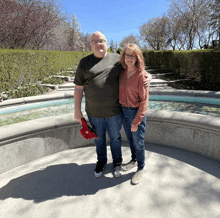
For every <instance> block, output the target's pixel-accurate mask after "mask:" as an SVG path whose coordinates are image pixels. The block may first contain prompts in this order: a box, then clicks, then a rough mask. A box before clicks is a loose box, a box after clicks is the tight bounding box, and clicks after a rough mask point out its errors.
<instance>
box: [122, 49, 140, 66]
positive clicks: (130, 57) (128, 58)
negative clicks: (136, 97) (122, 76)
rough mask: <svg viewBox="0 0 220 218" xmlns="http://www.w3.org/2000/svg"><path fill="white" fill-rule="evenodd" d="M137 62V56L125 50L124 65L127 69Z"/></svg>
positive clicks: (129, 50)
mask: <svg viewBox="0 0 220 218" xmlns="http://www.w3.org/2000/svg"><path fill="white" fill-rule="evenodd" d="M136 61H137V56H136V54H135V52H134V51H132V50H131V49H126V51H125V64H126V65H127V67H134V66H135V63H136Z"/></svg>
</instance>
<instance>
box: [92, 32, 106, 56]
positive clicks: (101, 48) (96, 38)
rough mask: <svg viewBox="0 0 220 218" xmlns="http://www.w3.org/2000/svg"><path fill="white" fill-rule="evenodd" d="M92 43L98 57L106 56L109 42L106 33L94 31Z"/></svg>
mask: <svg viewBox="0 0 220 218" xmlns="http://www.w3.org/2000/svg"><path fill="white" fill-rule="evenodd" d="M90 45H91V49H92V51H93V53H94V55H95V56H96V57H97V58H103V57H105V54H106V52H107V45H108V43H107V41H106V38H105V36H104V35H102V34H100V33H94V34H93V35H92V37H91V43H90Z"/></svg>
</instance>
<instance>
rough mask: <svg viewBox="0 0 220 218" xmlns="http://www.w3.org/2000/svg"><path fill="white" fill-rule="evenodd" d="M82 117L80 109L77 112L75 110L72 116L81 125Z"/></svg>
mask: <svg viewBox="0 0 220 218" xmlns="http://www.w3.org/2000/svg"><path fill="white" fill-rule="evenodd" d="M82 117H83V114H82V112H81V111H79V112H76V111H75V114H74V118H75V119H76V120H77V121H78V122H79V123H80V124H81V125H82V121H81V118H82Z"/></svg>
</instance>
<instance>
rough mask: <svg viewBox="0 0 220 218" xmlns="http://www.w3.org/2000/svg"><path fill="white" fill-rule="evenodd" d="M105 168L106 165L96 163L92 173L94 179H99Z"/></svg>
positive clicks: (99, 162)
mask: <svg viewBox="0 0 220 218" xmlns="http://www.w3.org/2000/svg"><path fill="white" fill-rule="evenodd" d="M105 168H106V164H103V162H101V161H98V162H97V164H96V168H95V171H94V176H95V177H96V178H99V177H101V176H102V174H103V172H104V170H105Z"/></svg>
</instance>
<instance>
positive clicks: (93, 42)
mask: <svg viewBox="0 0 220 218" xmlns="http://www.w3.org/2000/svg"><path fill="white" fill-rule="evenodd" d="M105 42H106V40H98V41H95V40H93V41H91V42H90V43H91V44H93V45H94V44H99V45H102V44H104V43H105Z"/></svg>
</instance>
